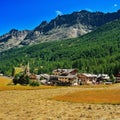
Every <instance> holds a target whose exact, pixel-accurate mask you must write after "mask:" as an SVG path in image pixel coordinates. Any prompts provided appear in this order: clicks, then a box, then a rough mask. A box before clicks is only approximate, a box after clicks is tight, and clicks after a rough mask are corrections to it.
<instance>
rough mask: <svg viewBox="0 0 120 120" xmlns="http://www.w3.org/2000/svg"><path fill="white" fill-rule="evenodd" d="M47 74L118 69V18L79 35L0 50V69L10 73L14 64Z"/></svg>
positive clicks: (119, 28) (119, 60) (119, 39)
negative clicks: (62, 69) (74, 70)
mask: <svg viewBox="0 0 120 120" xmlns="http://www.w3.org/2000/svg"><path fill="white" fill-rule="evenodd" d="M28 61H29V63H30V67H31V72H34V73H37V74H38V73H50V72H51V71H52V70H53V69H56V68H78V69H79V72H89V73H96V74H97V73H108V74H116V73H118V72H119V71H120V20H115V21H113V22H110V23H107V24H105V25H103V26H101V27H99V28H98V29H96V30H95V31H93V32H91V33H88V34H86V35H84V36H82V37H79V38H75V39H68V40H64V41H54V42H46V43H41V44H37V45H34V46H27V47H23V48H19V49H11V50H9V51H6V52H2V53H0V72H3V73H4V74H6V75H11V74H12V69H13V68H14V67H15V66H22V65H26V64H27V62H28Z"/></svg>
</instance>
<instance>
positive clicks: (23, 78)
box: [13, 74, 30, 85]
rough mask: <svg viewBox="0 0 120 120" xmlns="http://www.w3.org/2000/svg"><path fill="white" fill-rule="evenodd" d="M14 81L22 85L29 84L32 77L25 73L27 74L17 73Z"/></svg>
mask: <svg viewBox="0 0 120 120" xmlns="http://www.w3.org/2000/svg"><path fill="white" fill-rule="evenodd" d="M13 83H14V84H15V85H16V84H21V85H27V84H29V83H30V79H29V76H27V75H25V74H17V75H16V76H15V77H14V78H13Z"/></svg>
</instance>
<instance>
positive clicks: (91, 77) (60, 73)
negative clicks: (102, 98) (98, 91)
mask: <svg viewBox="0 0 120 120" xmlns="http://www.w3.org/2000/svg"><path fill="white" fill-rule="evenodd" d="M19 73H25V74H26V75H27V76H29V78H30V79H31V80H32V81H37V82H39V83H40V84H42V85H58V86H77V85H99V84H106V85H110V84H113V83H120V73H119V74H117V75H116V76H112V77H113V78H111V77H110V76H109V75H108V74H98V75H96V74H90V73H79V72H78V70H77V69H55V70H53V71H52V74H39V75H37V74H34V73H30V66H29V63H28V64H27V65H26V66H25V67H15V68H14V75H13V76H15V75H17V74H19Z"/></svg>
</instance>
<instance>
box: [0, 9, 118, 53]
mask: <svg viewBox="0 0 120 120" xmlns="http://www.w3.org/2000/svg"><path fill="white" fill-rule="evenodd" d="M115 19H120V10H119V11H117V12H113V13H102V12H88V11H86V10H82V11H80V12H73V13H72V14H67V15H62V16H60V15H59V16H57V17H56V18H55V19H53V20H51V21H50V22H49V23H48V22H46V21H43V22H42V23H41V24H40V25H39V26H37V27H36V28H35V29H34V30H32V31H28V30H23V31H18V30H16V29H13V30H11V31H10V32H9V33H7V34H5V35H3V36H0V52H1V51H4V50H7V49H11V48H13V47H21V46H24V45H31V44H36V43H40V42H46V41H54V40H64V39H68V38H75V37H79V36H81V35H84V34H86V33H89V32H91V31H93V30H95V29H96V28H97V27H99V26H101V25H103V24H106V23H107V22H110V21H113V20H115Z"/></svg>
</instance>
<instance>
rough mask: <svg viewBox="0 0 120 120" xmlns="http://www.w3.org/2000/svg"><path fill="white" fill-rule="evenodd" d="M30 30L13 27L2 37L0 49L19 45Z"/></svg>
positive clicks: (0, 38)
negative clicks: (19, 29)
mask: <svg viewBox="0 0 120 120" xmlns="http://www.w3.org/2000/svg"><path fill="white" fill-rule="evenodd" d="M28 32H29V31H28V30H23V31H18V30H16V29H12V30H11V31H10V32H9V33H7V34H5V35H3V36H1V37H0V51H4V50H8V49H10V48H13V47H16V46H18V45H19V44H20V43H21V41H23V40H24V38H25V37H26V35H27V34H28Z"/></svg>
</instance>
